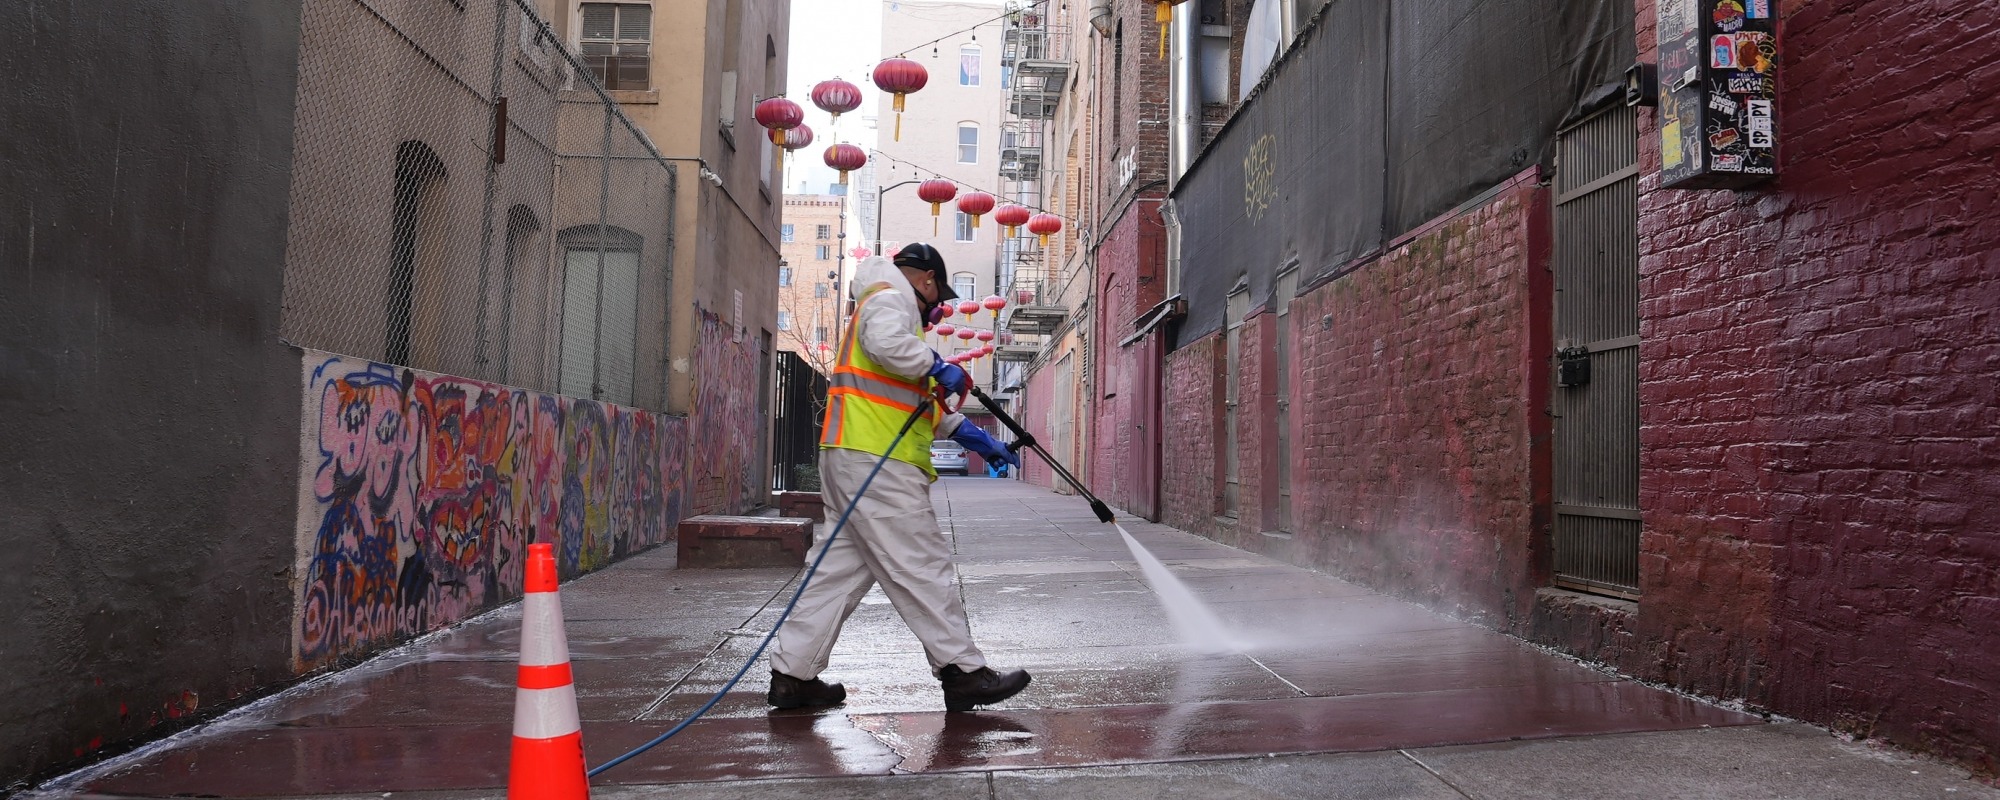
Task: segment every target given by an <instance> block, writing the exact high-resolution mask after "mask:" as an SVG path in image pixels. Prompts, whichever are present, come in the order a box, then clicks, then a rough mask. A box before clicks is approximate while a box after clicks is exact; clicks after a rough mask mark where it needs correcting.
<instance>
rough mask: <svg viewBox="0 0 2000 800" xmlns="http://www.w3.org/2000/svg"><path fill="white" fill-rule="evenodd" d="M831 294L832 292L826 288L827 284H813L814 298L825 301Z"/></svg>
mask: <svg viewBox="0 0 2000 800" xmlns="http://www.w3.org/2000/svg"><path fill="white" fill-rule="evenodd" d="M830 293H831V291H830V290H828V289H827V288H826V284H824V283H815V284H813V297H815V298H818V299H820V300H825V299H826V296H827V295H828V294H830Z"/></svg>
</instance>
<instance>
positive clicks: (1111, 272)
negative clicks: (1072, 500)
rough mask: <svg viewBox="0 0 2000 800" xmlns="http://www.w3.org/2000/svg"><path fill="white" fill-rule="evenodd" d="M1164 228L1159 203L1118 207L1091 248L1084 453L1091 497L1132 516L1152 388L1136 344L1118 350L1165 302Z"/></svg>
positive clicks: (1148, 440)
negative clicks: (1087, 441) (1090, 380)
mask: <svg viewBox="0 0 2000 800" xmlns="http://www.w3.org/2000/svg"><path fill="white" fill-rule="evenodd" d="M1164 249H1165V228H1164V226H1163V225H1162V224H1161V221H1160V214H1159V202H1158V201H1157V200H1154V199H1141V200H1138V201H1135V202H1132V203H1129V204H1127V205H1125V206H1124V213H1123V214H1121V215H1120V216H1119V217H1118V218H1117V219H1115V220H1114V222H1113V225H1112V227H1110V228H1109V229H1108V230H1106V231H1105V235H1104V239H1103V241H1102V242H1100V243H1099V244H1098V246H1097V253H1096V255H1097V292H1096V294H1095V296H1094V297H1093V298H1092V308H1093V311H1094V312H1095V313H1094V314H1093V317H1092V326H1093V328H1092V334H1091V340H1092V346H1093V347H1094V358H1093V359H1092V361H1093V365H1094V368H1095V369H1096V370H1097V374H1096V376H1095V382H1094V386H1095V396H1094V397H1093V398H1092V401H1091V408H1090V409H1089V412H1090V413H1091V414H1093V415H1094V421H1093V423H1092V425H1091V430H1092V432H1093V435H1094V439H1095V440H1094V441H1093V443H1092V444H1093V446H1092V447H1091V449H1090V453H1089V455H1090V459H1091V465H1092V469H1091V471H1090V475H1091V477H1090V481H1091V491H1092V492H1095V493H1096V494H1097V495H1098V497H1099V498H1101V499H1103V500H1104V501H1105V502H1107V503H1110V504H1111V505H1112V506H1114V507H1117V508H1121V509H1126V510H1132V509H1135V508H1139V507H1141V506H1142V505H1143V504H1144V501H1143V500H1142V499H1141V497H1140V493H1141V491H1142V490H1141V487H1140V482H1141V480H1142V479H1141V471H1140V460H1141V459H1150V458H1153V452H1154V444H1153V437H1156V436H1158V435H1159V432H1158V431H1153V432H1148V431H1146V430H1144V428H1143V423H1144V419H1145V415H1143V414H1141V413H1140V404H1142V403H1151V402H1156V398H1154V397H1152V396H1151V394H1149V390H1150V388H1151V387H1147V386H1144V385H1142V382H1141V379H1142V378H1143V376H1145V374H1146V372H1145V369H1144V366H1143V365H1142V364H1141V363H1140V362H1141V359H1144V358H1146V357H1147V354H1148V351H1147V349H1146V348H1145V347H1143V346H1141V345H1140V344H1137V343H1135V344H1133V345H1121V344H1120V342H1122V341H1123V340H1124V339H1125V338H1126V337H1128V336H1130V335H1131V334H1132V333H1133V332H1134V331H1136V330H1137V329H1138V328H1137V323H1138V320H1139V318H1140V317H1141V316H1142V315H1143V314H1145V312H1146V311H1148V310H1150V309H1151V308H1153V307H1154V306H1156V305H1158V304H1159V302H1160V301H1161V300H1162V299H1164V294H1165V292H1164V282H1163V280H1162V270H1163V268H1164V262H1165V253H1164V252H1163V251H1164Z"/></svg>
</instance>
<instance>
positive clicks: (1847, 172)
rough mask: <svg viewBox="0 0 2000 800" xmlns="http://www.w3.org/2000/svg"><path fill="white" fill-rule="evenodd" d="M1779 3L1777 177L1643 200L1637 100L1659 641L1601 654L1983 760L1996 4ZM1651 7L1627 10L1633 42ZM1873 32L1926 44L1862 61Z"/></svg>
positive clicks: (1651, 546) (1994, 440)
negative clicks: (1635, 25)
mask: <svg viewBox="0 0 2000 800" xmlns="http://www.w3.org/2000/svg"><path fill="white" fill-rule="evenodd" d="M1781 10H1782V12H1783V15H1784V16H1783V20H1782V24H1783V28H1782V39H1783V41H1784V48H1785V51H1784V54H1783V65H1784V66H1783V67H1782V71H1781V74H1780V106H1779V107H1780V117H1779V135H1780V139H1779V144H1780V148H1781V157H1782V162H1781V167H1780V172H1781V177H1780V178H1779V179H1778V180H1777V181H1776V182H1775V183H1773V184H1770V185H1767V186H1765V187H1762V188H1759V189H1756V190H1752V191H1746V192H1719V191H1718V192H1683V191H1664V190H1660V189H1659V188H1658V186H1657V179H1656V178H1654V177H1652V176H1653V174H1654V173H1655V171H1656V170H1657V168H1658V155H1657V146H1656V142H1657V131H1656V129H1655V127H1654V125H1653V121H1652V120H1651V118H1650V117H1647V118H1642V144H1643V145H1644V148H1643V151H1642V152H1643V153H1644V156H1643V158H1644V167H1645V173H1644V174H1646V175H1647V177H1646V178H1645V179H1644V181H1643V183H1642V185H1641V191H1642V195H1641V199H1640V231H1641V253H1642V255H1641V264H1640V269H1641V274H1642V284H1641V298H1642V300H1641V332H1642V335H1643V337H1644V340H1645V343H1644V345H1643V346H1642V351H1641V389H1640V392H1641V396H1640V406H1641V409H1642V412H1641V425H1642V433H1641V437H1642V444H1643V447H1644V450H1643V455H1642V458H1641V503H1642V507H1643V508H1644V509H1645V513H1646V515H1647V516H1646V532H1645V538H1644V542H1643V547H1644V551H1645V559H1644V561H1643V563H1642V572H1641V581H1642V584H1643V588H1644V591H1645V593H1646V595H1645V599H1644V600H1643V601H1642V602H1641V607H1642V608H1643V609H1644V613H1643V614H1641V615H1640V616H1639V617H1638V618H1637V619H1636V620H1633V621H1632V622H1631V625H1632V627H1633V629H1634V630H1635V631H1636V633H1637V635H1638V637H1639V638H1640V639H1641V640H1644V641H1648V642H1651V643H1653V645H1654V646H1653V647H1642V648H1636V649H1623V650H1621V652H1622V653H1623V654H1624V656H1623V658H1622V659H1621V660H1620V661H1619V662H1618V663H1620V665H1621V666H1625V667H1627V668H1630V669H1633V670H1634V671H1636V672H1639V673H1640V674H1642V675H1646V676H1648V677H1656V678H1659V679H1662V680H1667V681H1670V682H1671V683H1673V684H1675V685H1677V686H1680V687H1683V688H1688V689H1692V690H1695V691H1699V692H1704V693H1710V694H1718V695H1723V696H1734V697H1746V698H1748V699H1749V700H1750V701H1751V702H1753V703H1756V704H1760V705H1768V706H1769V707H1770V708H1772V709H1773V710H1776V711H1778V712H1780V713H1784V714H1787V715H1791V716H1797V717H1802V718H1805V719H1808V720H1812V721H1815V722H1821V723H1826V724H1831V725H1835V726H1837V727H1840V728H1842V729H1845V730H1849V731H1852V732H1855V733H1859V734H1864V735H1872V736H1879V737H1884V738H1887V739H1890V740H1892V741H1895V742H1897V743H1899V744H1903V745H1906V746H1912V747H1917V748H1921V749H1925V750H1930V751H1933V752H1936V753H1939V754H1941V755H1944V756H1947V757H1950V758H1954V759H1957V760H1960V761H1961V762H1964V763H1967V764H1969V765H1971V766H1973V767H1974V768H1977V769H1981V770H1983V771H1986V772H1989V773H1991V772H1993V771H1994V770H1995V769H1996V767H1997V766H2000V761H1996V753H2000V728H1996V727H1995V726H1994V720H1993V709H1995V708H2000V614H1996V612H2000V506H1996V505H1995V504H1994V503H1993V502H1992V499H1993V498H1995V497H2000V404H1997V403H1996V402H1995V399H1996V394H1997V393H2000V380H1997V379H1996V377H1995V376H1996V372H2000V317H1996V315H1995V314H1994V305H1995V303H1994V297H1995V290H1994V289H1993V286H1994V285H1995V282H1996V279H2000V255H1996V248H2000V225H1996V224H1994V223H1993V218H1994V214H1995V211H1996V210H2000V172H1996V171H1995V170H1994V169H1993V164H1994V163H1995V162H1996V158H2000V93H1996V92H1995V91H1994V87H1995V85H1996V83H2000V36H1996V35H1995V34H1996V33H2000V17H1996V16H1995V15H1994V14H1992V13H1991V9H1990V7H1985V6H1982V5H1980V4H1964V3H1953V2H1947V1H1946V0H1926V1H1923V2H1914V3H1908V4H1904V5H1900V6H1897V7H1895V8H1893V9H1887V10H1883V9H1876V8H1873V7H1872V6H1870V5H1868V4H1864V3H1861V2H1859V0H1829V1H1827V2H1815V3H1803V2H1786V3H1783V4H1782V7H1781ZM1654 16H1655V12H1654V9H1653V7H1652V4H1651V3H1650V2H1645V1H1644V0H1641V2H1640V3H1639V7H1638V20H1639V22H1640V30H1639V39H1640V41H1639V49H1640V51H1641V52H1642V53H1644V54H1646V55H1644V56H1643V57H1644V58H1647V59H1650V58H1651V57H1652V56H1651V55H1650V54H1651V52H1652V50H1653V30H1652V23H1653V19H1654ZM1863 20H1866V22H1863ZM1883 30H1894V31H1897V36H1898V37H1899V38H1901V39H1904V40H1907V41H1922V42H1924V43H1925V44H1924V46H1923V47H1922V48H1918V49H1916V50H1912V51H1909V52H1908V53H1907V54H1906V57H1904V58H1899V59H1895V60H1894V61H1893V62H1884V61H1875V60H1870V59H1867V58H1862V57H1860V56H1862V55H1863V54H1867V53H1878V52H1880V47H1879V39H1878V37H1879V35H1880V32H1881V31H1883Z"/></svg>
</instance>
